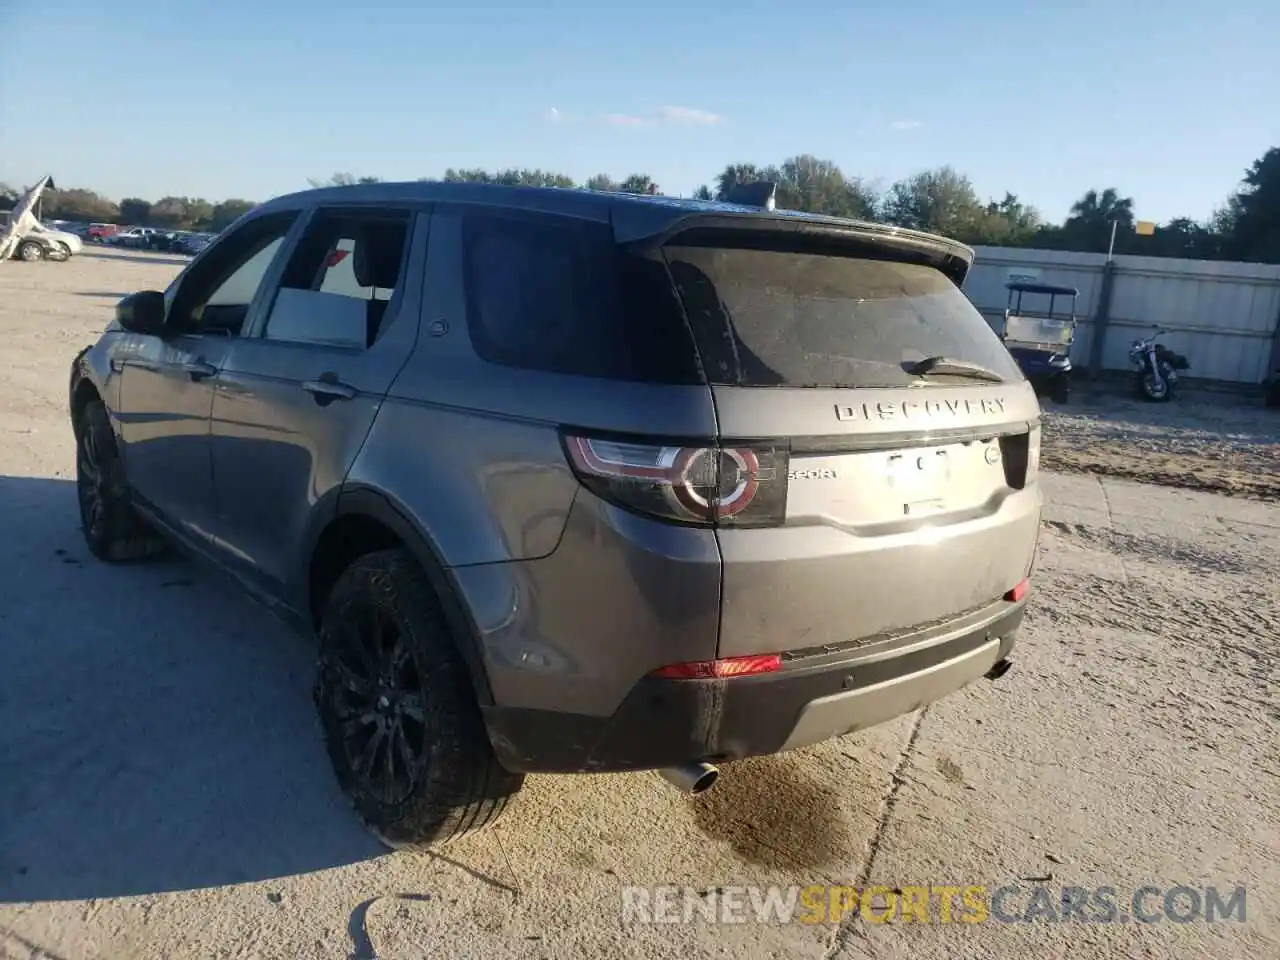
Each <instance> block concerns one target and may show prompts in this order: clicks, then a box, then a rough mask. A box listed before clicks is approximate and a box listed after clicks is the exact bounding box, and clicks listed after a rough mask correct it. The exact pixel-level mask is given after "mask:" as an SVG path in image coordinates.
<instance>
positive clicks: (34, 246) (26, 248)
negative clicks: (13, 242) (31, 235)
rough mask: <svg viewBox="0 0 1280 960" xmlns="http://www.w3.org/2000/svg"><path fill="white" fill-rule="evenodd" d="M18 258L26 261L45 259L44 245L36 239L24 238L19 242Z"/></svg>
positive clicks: (32, 261) (33, 261)
mask: <svg viewBox="0 0 1280 960" xmlns="http://www.w3.org/2000/svg"><path fill="white" fill-rule="evenodd" d="M18 259H19V260H22V261H24V262H26V263H35V262H36V261H37V260H43V259H44V247H43V246H41V245H40V244H39V243H37V242H36V241H34V240H24V241H22V243H20V244H18Z"/></svg>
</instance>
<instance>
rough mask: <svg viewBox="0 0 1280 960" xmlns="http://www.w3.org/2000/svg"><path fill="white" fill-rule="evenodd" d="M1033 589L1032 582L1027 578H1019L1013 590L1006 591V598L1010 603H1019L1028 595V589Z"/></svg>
mask: <svg viewBox="0 0 1280 960" xmlns="http://www.w3.org/2000/svg"><path fill="white" fill-rule="evenodd" d="M1030 589H1031V582H1030V581H1029V580H1027V579H1026V578H1023V579H1022V580H1019V581H1018V582H1017V584H1016V585H1015V586H1014V587H1013V589H1012V590H1009V591H1007V592H1006V593H1005V595H1004V598H1005V599H1006V600H1007V601H1009V602H1010V603H1017V602H1018V601H1019V600H1021V599H1022V598H1023V597H1025V596H1026V595H1027V591H1028V590H1030Z"/></svg>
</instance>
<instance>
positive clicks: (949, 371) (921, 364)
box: [907, 357, 1004, 383]
mask: <svg viewBox="0 0 1280 960" xmlns="http://www.w3.org/2000/svg"><path fill="white" fill-rule="evenodd" d="M907 373H911V374H914V375H916V376H918V377H927V376H929V375H930V374H935V373H937V374H944V375H949V376H953V377H968V378H969V379H971V380H986V381H987V382H988V383H1004V377H1002V376H1000V374H998V373H996V372H995V371H994V370H991V369H988V368H987V367H984V366H983V365H982V364H980V363H972V362H970V361H968V360H957V359H956V358H955V357H925V359H923V360H917V361H916V362H915V363H913V364H911V366H909V367H907Z"/></svg>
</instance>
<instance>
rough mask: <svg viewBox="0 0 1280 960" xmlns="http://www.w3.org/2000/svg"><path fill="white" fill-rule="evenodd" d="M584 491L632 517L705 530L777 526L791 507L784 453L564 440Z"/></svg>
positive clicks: (752, 447) (763, 447) (754, 447)
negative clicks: (635, 513) (643, 515)
mask: <svg viewBox="0 0 1280 960" xmlns="http://www.w3.org/2000/svg"><path fill="white" fill-rule="evenodd" d="M564 444H565V451H566V453H567V454H568V458H569V464H570V465H571V466H572V467H573V471H574V473H576V474H577V476H578V479H579V480H580V481H581V482H582V484H583V486H585V487H587V488H588V489H589V490H591V492H593V493H595V494H596V495H597V496H599V497H601V498H603V499H605V500H608V501H609V502H611V503H615V504H617V505H618V506H620V507H625V508H626V509H628V510H635V511H638V512H640V513H646V514H649V515H650V516H654V517H661V518H662V519H664V520H675V521H678V522H680V523H691V524H697V525H701V526H722V527H723V526H739V527H741V526H748V527H750V526H770V525H773V524H778V523H781V522H782V520H783V519H784V517H785V516H786V507H787V462H788V459H789V458H788V452H787V449H786V448H785V447H778V446H773V445H771V444H754V443H752V444H726V445H724V446H720V445H718V444H714V443H710V444H704V445H696V446H694V445H690V446H677V445H669V444H652V443H637V442H632V441H627V440H605V439H601V438H599V437H584V436H579V435H575V434H569V435H566V436H565V438H564Z"/></svg>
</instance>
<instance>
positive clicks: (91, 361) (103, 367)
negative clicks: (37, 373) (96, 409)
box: [67, 334, 119, 424]
mask: <svg viewBox="0 0 1280 960" xmlns="http://www.w3.org/2000/svg"><path fill="white" fill-rule="evenodd" d="M115 339H116V338H115V337H109V336H108V335H106V334H104V335H103V337H102V338H100V339H99V340H98V341H97V342H96V343H91V344H89V345H88V346H87V347H84V348H82V349H81V350H80V351H79V352H78V353H77V354H76V355H75V357H74V359H72V361H71V371H70V377H69V382H68V384H67V410H68V413H69V414H70V416H71V420H72V422H73V423H74V422H75V421H76V418H77V417H78V416H79V413H80V407H81V405H83V404H84V403H86V402H87V400H88V397H89V393H88V392H87V391H88V390H89V389H92V391H93V392H94V393H96V394H97V395H98V397H100V398H101V399H102V402H103V404H104V405H105V406H106V408H107V412H108V413H111V412H113V411H114V410H115V409H116V394H117V387H118V383H119V378H118V377H117V376H115V374H114V372H113V371H112V368H111V346H112V343H113V342H114V340H115ZM112 423H113V424H114V423H115V418H114V417H112Z"/></svg>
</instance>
